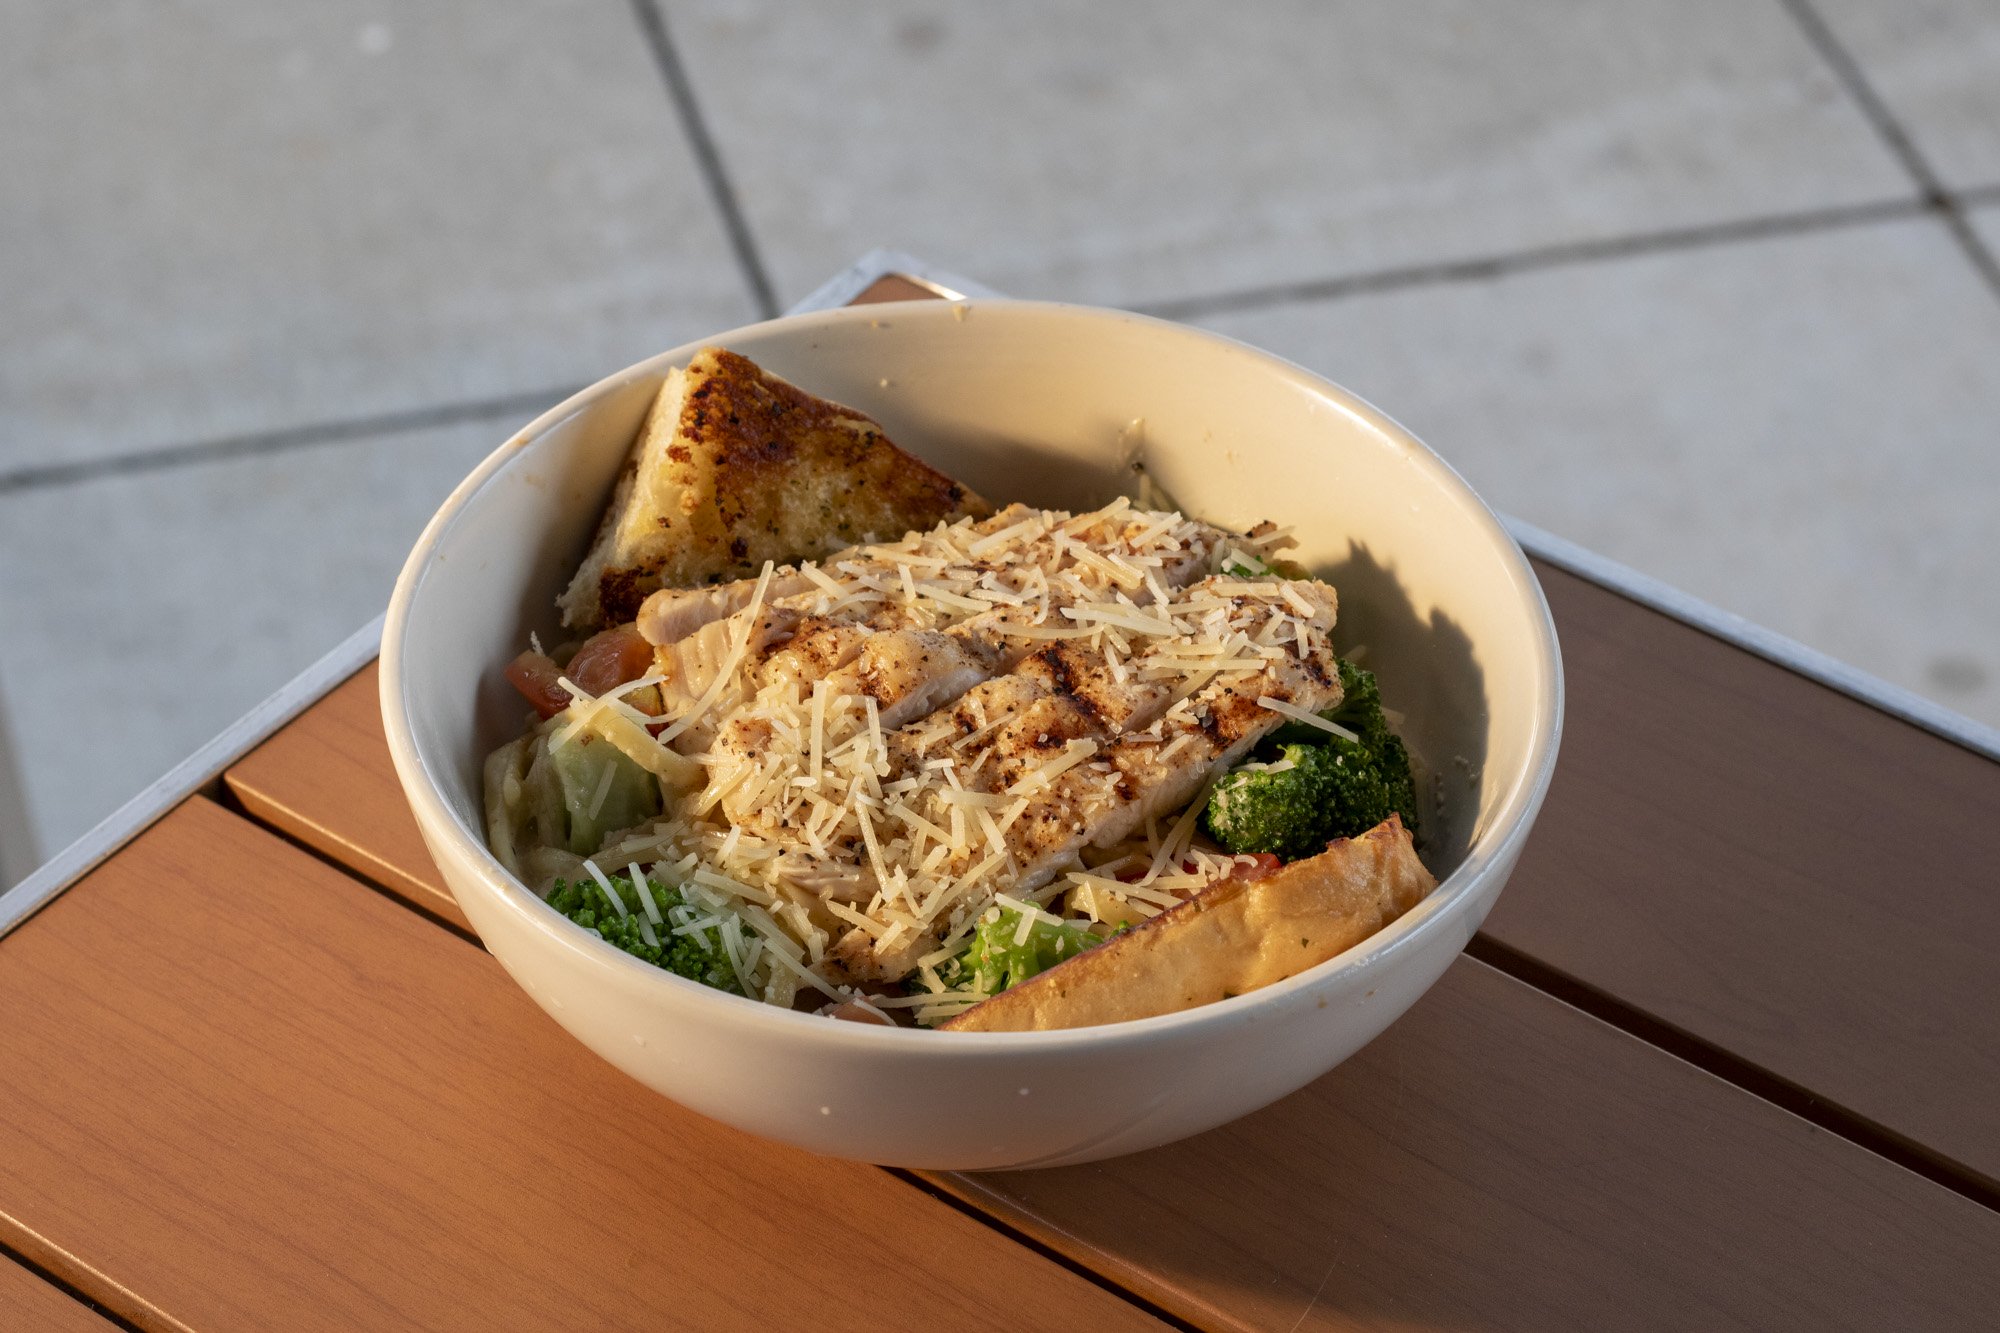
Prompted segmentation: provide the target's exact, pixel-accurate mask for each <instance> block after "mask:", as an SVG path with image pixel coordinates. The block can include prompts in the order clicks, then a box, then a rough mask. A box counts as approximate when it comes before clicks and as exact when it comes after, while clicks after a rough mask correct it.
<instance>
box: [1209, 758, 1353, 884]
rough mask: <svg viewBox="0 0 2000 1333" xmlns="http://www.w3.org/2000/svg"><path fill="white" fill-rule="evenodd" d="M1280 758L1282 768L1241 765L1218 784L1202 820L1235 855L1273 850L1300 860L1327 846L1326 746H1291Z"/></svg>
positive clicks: (1212, 833)
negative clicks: (1322, 751) (1322, 754)
mask: <svg viewBox="0 0 2000 1333" xmlns="http://www.w3.org/2000/svg"><path fill="white" fill-rule="evenodd" d="M1322 734H1324V733H1322ZM1274 762H1276V763H1277V764H1279V765H1280V766H1281V767H1280V768H1278V769H1277V770H1273V769H1270V768H1265V767H1263V766H1262V765H1261V764H1260V765H1258V766H1255V767H1245V768H1239V769H1237V770H1235V771H1234V772H1232V773H1230V774H1228V775H1227V776H1226V777H1224V778H1223V779H1222V781H1220V782H1218V783H1216V784H1215V791H1214V792H1213V793H1212V794H1211V795H1210V796H1209V798H1208V808H1207V809H1206V810H1204V811H1203V812H1202V823H1203V826H1204V827H1205V828H1206V829H1207V830H1208V835H1209V836H1210V837H1211V838H1214V839H1215V840H1216V841H1217V842H1219V843H1221V844H1222V845H1223V847H1224V848H1226V849H1227V850H1228V851H1229V852H1231V853H1232V854H1237V855H1240V854H1242V853H1244V852H1271V853H1273V854H1274V855H1276V856H1277V857H1279V858H1280V859H1281V860H1286V861H1296V860H1298V859H1299V858H1300V857H1302V856H1310V855H1312V854H1313V853H1314V852H1317V851H1319V850H1320V849H1321V848H1322V847H1324V846H1326V840H1327V836H1328V835H1326V834H1325V833H1322V832H1321V829H1322V828H1323V827H1324V826H1325V823H1326V814H1327V810H1326V806H1327V801H1328V800H1329V799H1330V795H1331V793H1330V789H1329V787H1328V784H1327V775H1326V774H1325V773H1324V772H1322V764H1321V762H1320V747H1318V746H1316V745H1287V746H1285V747H1283V748H1282V749H1281V750H1279V752H1278V758H1277V760H1276V761H1274ZM1287 763H1289V766H1288V767H1287V766H1284V765H1286V764H1287Z"/></svg>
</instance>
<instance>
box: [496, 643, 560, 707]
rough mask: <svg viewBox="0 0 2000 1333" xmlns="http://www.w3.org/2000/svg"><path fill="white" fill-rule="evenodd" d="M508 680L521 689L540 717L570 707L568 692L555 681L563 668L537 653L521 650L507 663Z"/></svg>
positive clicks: (523, 695)
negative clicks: (518, 654) (519, 653)
mask: <svg viewBox="0 0 2000 1333" xmlns="http://www.w3.org/2000/svg"><path fill="white" fill-rule="evenodd" d="M506 674H507V683H508V684H510V685H512V686H513V687H514V688H515V689H517V690H519V691H520V692H521V697H522V698H523V699H526V700H527V701H528V702H529V703H531V704H533V705H534V707H535V711H536V712H537V713H540V714H541V715H542V716H543V717H545V718H548V717H554V716H555V715H556V714H557V713H560V712H562V710H563V709H565V708H567V707H569V691H568V690H565V689H564V688H563V687H562V685H561V683H560V682H559V680H558V677H560V676H561V675H562V670H561V668H559V667H558V666H556V664H555V663H554V662H552V661H550V660H549V659H548V658H546V657H544V656H543V655H542V654H540V653H533V652H529V653H522V654H521V655H520V656H519V657H517V658H515V659H514V660H513V661H511V662H509V663H508V664H507V672H506Z"/></svg>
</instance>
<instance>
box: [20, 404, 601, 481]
mask: <svg viewBox="0 0 2000 1333" xmlns="http://www.w3.org/2000/svg"><path fill="white" fill-rule="evenodd" d="M581 387H582V386H581V385H565V386H562V387H560V388H554V389H544V390H540V391H537V392H534V393H517V394H508V395H506V396H504V397H497V398H473V399H467V400H465V401H462V402H456V403H436V404H433V405H431V406H429V407H413V408H403V409H399V410H396V411H392V412H380V413H376V414H375V415H372V416H364V417H337V418H335V419H333V420H330V421H314V422H307V423H306V424H304V425H301V426H287V427H284V428H282V429H279V430H267V431H252V432H250V433H248V434H244V435H226V436H223V437H221V438H220V439H213V440H197V441H194V442H192V443H186V444H174V445H167V446H165V447H163V448H158V449H142V450H135V451H132V452H129V453H122V454H111V455H108V456H106V457H103V458H86V459H81V460H79V461H77V462H73V463H45V464H42V465H40V466H35V467H24V468H16V469H14V470H13V471H10V472H0V496H5V495H8V494H10V493H12V492H15V491H25V490H33V489H36V488H38V487H43V486H62V485H74V484H76V483H78V482H85V481H95V480H97V479H99V478H101V477H113V476H129V475H133V474H137V473H144V472H157V471H161V470H163V469H167V468H175V467H185V466H188V465H190V464H195V463H214V462H224V461H228V460H230V459H237V458H255V457H259V456H261V455H265V454H275V453H284V452H288V451H290V450H293V449H304V448H310V447H312V446H315V445H321V444H340V443H344V442H347V441H351V440H362V439H368V438H371V437H373V436H377V435H392V434H396V433H399V432H403V431H412V430H425V429H430V428H433V427H437V426H455V425H461V424H464V423H467V422H473V421H486V420H489V419H491V418H493V417H502V416H515V415H522V414H526V415H530V416H532V415H534V414H535V413H538V412H541V411H544V410H546V409H547V408H549V407H552V406H553V405H555V404H556V403H559V402H561V401H562V400H563V399H565V398H567V397H569V396H570V395H571V394H574V393H576V392H577V391H578V389H580V388H581Z"/></svg>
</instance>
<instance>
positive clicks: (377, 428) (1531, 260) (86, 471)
mask: <svg viewBox="0 0 2000 1333" xmlns="http://www.w3.org/2000/svg"><path fill="white" fill-rule="evenodd" d="M638 2H639V3H644V0H638ZM1956 197H1957V198H1958V199H1959V200H1960V201H1962V202H1964V203H1969V204H1973V205H1975V206H1978V205H1983V204H1988V203H2000V185H1991V186H1981V187H1979V188H1978V189H1975V190H1970V191H1967V192H1965V193H1964V194H1962V195H1960V196H1956ZM1934 207H1935V206H1934V205H1933V204H1931V203H1929V202H1928V201H1926V200H1924V199H1921V198H1910V199H1884V200H1877V201H1875V202H1873V203H1865V204H1853V205H1847V206H1843V207H1840V208H1832V209H1819V210H1814V211H1810V212H1804V213H1781V214H1772V215H1769V216H1765V217H1755V218H1742V219H1737V220H1734V221H1730V222H1718V223H1710V224H1704V225H1702V226H1696V227H1684V228H1678V229H1675V230H1671V231H1660V232H1644V233H1634V234H1628V235H1624V236H1613V237H1605V238H1602V239H1598V240H1587V241H1573V242H1564V243H1562V244H1559V245H1551V246H1544V247H1541V248H1539V249H1532V250H1520V251H1516V252H1514V253H1511V254H1501V255H1487V256H1482V257H1480V258H1476V259H1463V260H1451V261H1447V262H1445V263H1437V264H1416V265H1410V266H1407V267H1403V268H1388V269H1376V270H1372V271H1362V272H1357V273H1351V274H1342V275H1338V276H1334V277H1328V278H1318V279H1310V280H1307V281H1303V282H1295V283H1284V284H1274V285H1272V286H1268V287H1250V288H1243V289H1240V290H1238V291H1233V292H1218V293H1215V294H1212V295H1208V296H1193V297H1186V298H1179V299H1175V300H1171V301H1159V302H1152V303H1146V304H1140V305H1137V306H1134V307H1132V308H1133V309H1135V310H1137V311H1138V312H1139V313H1142V314H1149V315H1155V316H1158V317H1160V318H1162V319H1189V318H1197V317H1200V316H1204V315H1211V314H1226V313H1231V312H1234V311H1239V310H1252V309H1261V308H1264V307H1267V306H1277V305H1286V304H1293V303H1297V302H1304V301H1323V300H1334V299H1338V298H1341V297H1347V296H1359V295H1366V294H1370V293H1374V292H1390V291H1400V290H1403V289H1405V288H1412V287H1426V286H1437V285H1443V284H1446V283H1452V282H1468V281H1477V280H1480V279H1488V278H1495V277H1504V276H1507V275H1509V274H1513V273H1528V272H1535V271H1538V270H1542V269H1549V268H1560V267H1566V266H1569V265H1580V264H1590V263H1598V262H1603V261H1607V260H1615V259H1623V258H1631V257H1636V256H1641V255H1651V254H1671V253H1677V252H1680V251H1684V250H1697V249H1703V248H1707V247H1710V246H1721V245H1730V244H1736V243H1740V242H1745V241H1757V240H1768V239H1772V238H1776V237H1785V236H1804V235H1812V234H1815V233H1818V232H1822V231H1832V230H1838V229H1840V228H1843V227H1857V226H1866V225H1869V224H1871V223H1876V222H1892V221H1896V220H1898V219H1903V218H1913V217H1921V216H1923V215H1924V214H1925V213H1927V212H1930V211H1932V209H1933V208H1934ZM582 387H583V386H581V385H566V386H563V387H560V388H555V389H548V390H543V391H540V392H536V393H521V394H510V395H506V396H502V397H495V398H475V399H467V400H464V401H461V402H454V403H440V404H435V405H433V406H429V407H418V408H408V409H401V410H397V411H392V412H383V413H379V414H376V415H373V416H365V417H344V418H334V419H332V420H328V421H317V422H307V423H306V424H304V425H299V426H287V427H283V428H281V429H277V430H269V431H256V432H251V433H248V434H244V435H235V436H225V437H222V438H220V439H213V440H197V441H192V442H187V443H182V444H174V445H167V446H164V447H161V448H157V449H145V450H135V451H132V452H129V453H123V454H113V455H110V456H108V457H104V458H94V459H85V460H82V461H79V462H75V463H53V464H46V465H42V466H38V467H26V468H17V469H14V470H13V471H6V472H0V496H5V495H8V494H10V493H13V492H16V491H24V490H32V489H35V488H38V487H43V486H60V485H73V484H76V483H79V482H86V481H94V480H97V479H98V478H100V477H106V476H119V475H125V474H128V473H144V472H153V471H160V470H165V469H169V468H174V467H182V466H187V465H190V464H196V463H207V462H220V461H226V460H229V459H235V458H244V457H255V456H257V455H260V454H265V453H277V452H282V451H284V450H289V449H298V448H307V447H310V446H313V445H319V444H334V443H341V442H344V441H349V440H358V439H365V438H368V437H369V436H372V435H377V434H391V433H394V432H398V431H407V430H421V429H425V428H428V427H434V426H448V425H457V424H460V423H463V422H471V421H482V420H486V419H488V418H491V417H497V416H506V415H508V414H510V413H530V414H532V413H533V412H535V411H538V410H541V409H544V408H546V407H548V406H550V405H552V404H554V403H558V402H561V401H562V400H563V399H564V398H567V397H569V396H570V395H571V394H573V393H576V392H577V391H578V390H579V389H581V388H582Z"/></svg>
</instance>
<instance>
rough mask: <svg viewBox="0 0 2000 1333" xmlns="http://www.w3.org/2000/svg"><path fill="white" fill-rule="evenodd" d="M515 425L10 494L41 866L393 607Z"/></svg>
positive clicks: (5, 663) (18, 651)
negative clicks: (438, 528)
mask: <svg viewBox="0 0 2000 1333" xmlns="http://www.w3.org/2000/svg"><path fill="white" fill-rule="evenodd" d="M520 424H521V423H520V422H516V421H512V420H508V421H496V422H487V423H483V424H481V423H473V424H466V425H459V426H451V427H440V428H436V429H432V430H427V431H419V432H413V433H409V434H402V435H390V436H383V437H378V438H375V439H371V440H368V441H363V442H355V443H346V444H338V445H326V446H321V447H316V448H301V449H294V450H287V451H285V452H282V453H275V454H268V455H263V456H259V457H255V458H245V459H236V460H232V461H229V462H224V463H207V464H194V465H189V466H185V467H177V468H169V469H162V470H157V471H149V472H138V473H131V474H125V475H117V476H108V477H102V478H99V479H96V480H92V481H88V482H82V483H78V484H75V485H67V486H55V487H44V488H38V489H34V490H26V491H16V492H14V493H12V494H8V495H5V496H0V568H4V569H5V570H6V571H7V576H6V577H5V578H4V579H0V623H4V624H6V625H7V626H8V633H7V634H6V635H4V636H0V703H4V707H5V712H6V714H7V716H6V719H5V723H6V725H5V729H6V730H7V731H10V732H11V733H12V740H13V744H14V747H15V753H16V755H17V756H18V759H19V765H20V769H21V772H22V774H23V776H24V777H25V780H26V781H25V786H26V789H27V804H28V808H29V812H30V816H31V819H32V823H33V826H34V829H35V831H36V834H37V841H38V842H39V844H40V850H41V853H42V855H44V856H47V855H50V854H52V853H54V852H55V851H57V850H60V849H61V848H62V847H63V846H65V845H67V844H68V843H69V842H70V841H71V840H73V839H74V838H75V837H76V836H77V835H78V834H80V833H82V832H84V831H85V830H86V829H88V828H89V827H90V826H91V825H92V824H94V823H96V822H97V821H98V820H99V819H101V818H102V817H103V816H105V815H107V814H109V813H110V812H111V811H112V810H114V809H116V808H117V806H118V805H119V804H120V803H122V802H123V801H124V800H125V799H126V798H128V797H130V796H131V795H132V794H133V793H135V792H137V791H138V790H139V789H140V788H141V787H143V786H145V784H146V783H148V782H150V781H152V780H153V779H154V778H156V777H158V776H159V775H160V774H161V773H163V772H165V771H166V770H167V769H169V768H171V767H172V766H173V765H174V764H176V763H178V762H179V761H180V760H182V759H184V758H186V757H187V755H188V754H189V753H190V752H192V751H193V750H194V749H195V747H196V746H198V745H200V744H201V743H202V742H203V741H206V740H208V739H209V738H210V737H211V736H213V735H215V733H216V732H218V731H220V730H221V729H222V728H223V727H224V726H226V725H227V724H229V723H230V722H232V721H234V720H235V719H236V718H237V717H239V716H241V715H242V714H243V713H244V712H245V711H246V710H248V709H249V708H250V707H251V705H253V704H255V703H257V702H258V701H259V700H261V699H263V698H264V697H265V696H267V695H268V694H270V693H271V692H272V691H273V690H275V689H276V688H277V687H278V686H280V685H282V684H284V682H285V681H287V680H289V679H290V678H291V677H292V676H294V675H296V674H297V673H298V672H299V671H301V670H303V669H304V668H305V667H307V666H308V665H310V664H311V663H312V662H313V661H314V660H316V659H317V658H318V657H319V656H320V655H322V654H323V653H325V652H326V651H327V650H329V649H331V648H332V647H333V646H334V645H335V644H337V643H339V642H340V641H341V639H343V638H345V637H346V636H347V635H348V634H349V633H351V632H353V631H354V630H356V629H358V628H360V627H361V626H362V625H363V624H365V623H367V621H368V620H369V619H370V618H371V617H373V616H374V615H375V614H376V613H377V612H379V611H381V610H382V608H383V607H384V606H386V605H387V604H388V601H389V589H390V587H391V586H392V585H393V583H394V582H395V577H396V574H397V572H398V571H399V570H400V569H401V568H402V563H403V559H404V557H405V556H406V555H408V554H409V549H410V547H411V545H412V544H413V543H414V542H415V541H416V538H417V534H418V532H419V531H421V530H422V528H423V525H424V523H425V521H426V520H428V519H429V518H430V516H431V514H432V512H433V511H434V510H435V509H436V508H437V506H438V504H439V503H440V502H441V501H442V500H443V499H444V497H445V496H446V495H447V494H448V493H449V492H450V490H451V488H452V487H453V486H455V485H457V484H458V482H459V480H460V479H461V478H463V477H464V476H465V475H466V474H467V473H468V472H470V471H471V470H472V468H473V466H474V465H475V464H476V463H477V462H478V461H479V460H480V459H481V458H483V457H485V455H486V454H487V453H488V452H490V451H491V450H492V449H493V448H495V447H496V446H498V445H499V444H500V443H501V442H502V441H503V440H505V439H506V438H507V436H508V434H509V433H510V432H511V431H512V430H513V429H514V428H515V427H516V426H517V425H520Z"/></svg>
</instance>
